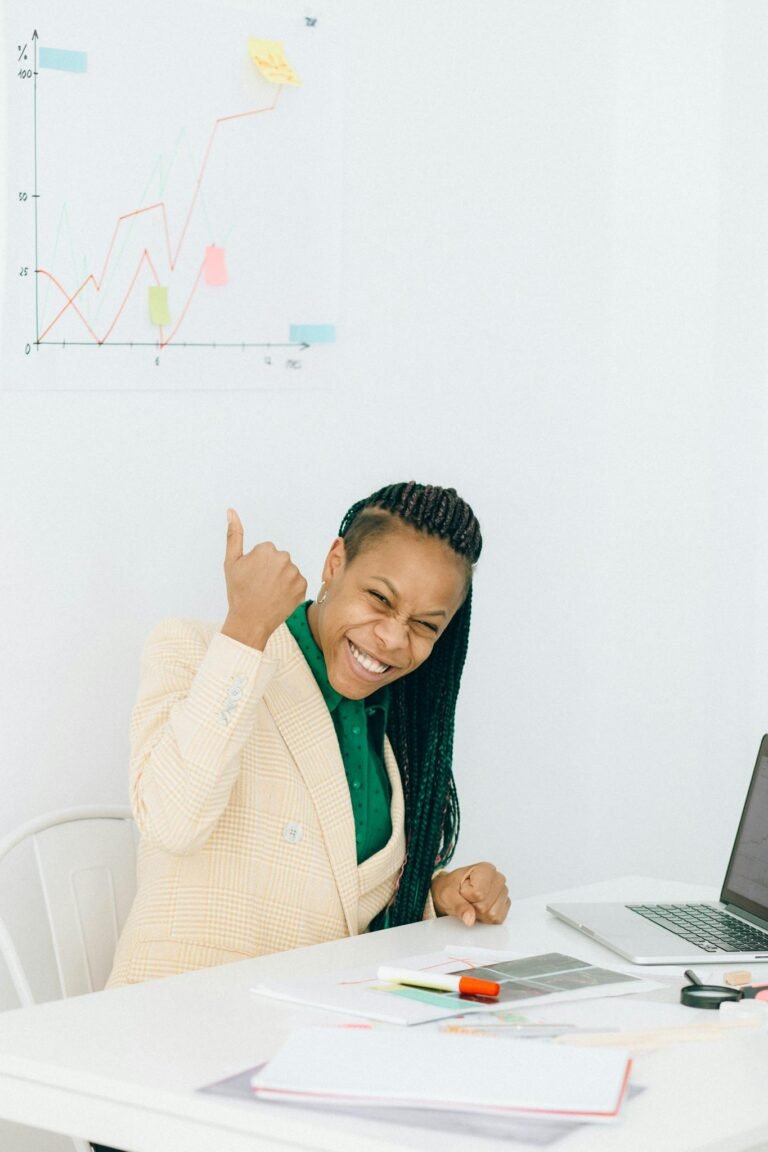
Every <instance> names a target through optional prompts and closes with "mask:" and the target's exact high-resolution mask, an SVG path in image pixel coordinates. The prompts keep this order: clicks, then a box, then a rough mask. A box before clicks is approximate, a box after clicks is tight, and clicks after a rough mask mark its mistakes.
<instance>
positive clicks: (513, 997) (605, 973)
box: [252, 948, 661, 1024]
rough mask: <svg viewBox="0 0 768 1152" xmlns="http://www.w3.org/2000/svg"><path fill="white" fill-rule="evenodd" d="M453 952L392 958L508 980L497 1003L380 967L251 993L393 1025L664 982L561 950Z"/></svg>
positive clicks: (433, 969)
mask: <svg viewBox="0 0 768 1152" xmlns="http://www.w3.org/2000/svg"><path fill="white" fill-rule="evenodd" d="M451 951H452V950H450V949H446V950H445V951H444V952H435V953H431V954H428V955H422V956H411V957H407V958H405V959H402V960H397V961H395V962H393V963H394V964H395V966H396V967H400V968H409V969H421V970H424V971H429V972H432V973H437V972H464V973H467V974H474V973H478V974H483V975H484V976H485V977H486V978H489V979H492V980H495V981H498V982H500V983H501V985H502V988H501V993H500V996H499V999H498V1000H484V999H477V998H475V997H470V996H460V995H458V994H455V993H452V992H433V991H430V990H427V989H424V988H413V987H407V986H405V985H396V984H387V983H385V982H383V981H381V980H379V979H378V978H377V976H376V971H377V968H376V967H371V966H369V967H366V968H359V969H355V970H353V971H347V972H337V973H333V974H332V975H326V976H319V977H310V978H304V979H300V980H292V981H286V982H285V983H282V982H280V981H271V982H270V983H269V984H261V985H258V986H257V987H255V988H253V989H252V991H253V992H254V993H255V994H257V995H261V996H270V997H273V998H275V999H278V1000H289V1001H292V1002H295V1003H300V1004H311V1005H313V1006H314V1007H316V1008H328V1009H331V1010H332V1011H336V1012H344V1013H347V1014H348V1015H351V1016H365V1017H367V1018H369V1019H372V1020H383V1021H386V1022H387V1023H389V1024H423V1023H425V1022H427V1021H429V1020H442V1019H445V1018H447V1017H450V1016H457V1015H464V1014H466V1013H469V1012H498V1011H499V1010H501V1009H510V1008H515V1009H516V1008H518V1007H524V1006H530V1005H532V1004H536V1005H539V1004H545V1003H557V1002H560V1001H565V1000H568V1001H570V1000H584V999H595V998H596V997H604V996H622V995H625V994H626V993H629V992H642V991H649V990H652V989H656V988H659V987H661V985H659V984H657V983H655V982H654V981H651V980H646V979H643V978H640V977H636V976H631V975H629V974H628V973H626V972H621V971H619V970H618V969H609V968H598V967H596V966H594V965H592V964H588V963H587V961H585V960H579V959H577V958H576V957H574V956H565V955H563V954H562V953H559V952H548V953H543V954H542V955H540V956H533V957H531V956H528V957H505V956H504V954H503V953H502V954H501V955H499V954H498V953H486V954H485V955H486V956H487V957H488V959H487V961H486V963H485V964H483V965H482V966H481V967H479V968H478V967H477V964H478V961H479V960H482V959H483V954H482V953H479V952H478V951H477V950H473V951H472V953H471V955H470V954H469V953H467V954H466V955H465V957H464V959H463V960H462V959H461V958H460V955H459V952H460V951H461V949H458V948H457V949H455V950H453V951H454V952H455V954H454V955H451Z"/></svg>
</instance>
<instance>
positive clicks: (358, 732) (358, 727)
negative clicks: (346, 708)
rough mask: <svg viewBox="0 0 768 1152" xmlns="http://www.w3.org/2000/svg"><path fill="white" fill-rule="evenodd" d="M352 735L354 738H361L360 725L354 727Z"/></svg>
mask: <svg viewBox="0 0 768 1152" xmlns="http://www.w3.org/2000/svg"><path fill="white" fill-rule="evenodd" d="M352 735H353V736H359V735H360V725H359V724H355V725H354V726H353V728H352Z"/></svg>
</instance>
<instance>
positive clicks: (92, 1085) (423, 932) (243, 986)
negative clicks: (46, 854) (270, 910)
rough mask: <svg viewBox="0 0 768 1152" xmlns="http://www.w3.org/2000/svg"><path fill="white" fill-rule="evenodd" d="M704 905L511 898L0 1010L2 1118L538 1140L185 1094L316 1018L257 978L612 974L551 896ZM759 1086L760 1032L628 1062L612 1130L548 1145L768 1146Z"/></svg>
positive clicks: (129, 1142)
mask: <svg viewBox="0 0 768 1152" xmlns="http://www.w3.org/2000/svg"><path fill="white" fill-rule="evenodd" d="M711 896H712V893H711V892H710V891H709V890H708V889H702V888H698V887H693V886H691V885H683V884H672V883H667V882H663V881H657V880H641V879H625V880H622V881H614V882H611V883H607V884H600V885H592V886H590V887H589V888H582V889H573V890H571V891H570V892H568V893H550V894H548V895H547V896H546V897H538V898H535V899H528V900H522V901H519V902H516V903H515V904H513V906H512V911H511V913H510V916H509V918H508V921H507V923H506V924H505V925H503V926H500V927H489V926H480V927H477V928H474V929H467V928H465V927H464V926H463V925H462V924H460V923H459V922H458V921H456V920H452V919H451V920H448V919H441V920H436V921H432V922H429V923H425V924H414V925H409V926H408V927H405V928H396V929H393V930H390V931H388V932H384V933H377V934H374V935H370V936H361V937H357V938H354V939H350V940H341V941H337V942H334V943H331V944H324V945H320V946H318V947H316V948H307V949H302V950H300V951H296V952H290V953H281V954H279V955H276V956H266V957H263V958H261V959H259V960H250V961H245V962H243V963H240V964H233V965H227V966H225V967H222V968H217V969H210V970H205V971H201V972H194V973H191V974H189V975H186V976H177V977H172V978H170V979H167V980H161V981H156V982H153V983H148V984H143V985H137V986H134V987H130V988H121V989H116V990H114V991H111V992H101V993H96V994H94V995H90V996H83V997H80V998H78V999H74V1000H66V1001H58V1002H55V1003H51V1004H45V1005H40V1006H38V1007H35V1008H28V1009H19V1010H18V1011H11V1012H6V1013H4V1014H3V1015H0V1117H3V1118H5V1119H9V1120H16V1121H18V1122H20V1123H25V1124H31V1125H34V1126H36V1127H43V1128H48V1129H51V1130H54V1131H61V1132H70V1133H72V1132H74V1133H77V1134H79V1135H82V1136H85V1137H87V1138H90V1139H93V1140H98V1141H100V1142H101V1143H104V1144H110V1145H113V1146H115V1147H117V1148H122V1149H125V1150H127V1152H246V1150H247V1152H266V1150H270V1152H287V1150H289V1149H307V1150H315V1149H323V1150H326V1152H393V1149H412V1150H414V1152H415V1150H416V1149H418V1152H432V1150H433V1149H434V1150H435V1152H478V1150H480V1152H483V1149H487V1150H488V1152H496V1150H499V1152H500V1150H501V1148H502V1147H504V1148H513V1147H514V1148H526V1147H533V1146H534V1145H532V1144H528V1143H520V1142H519V1141H518V1142H516V1143H514V1144H510V1143H506V1144H504V1145H502V1144H501V1143H500V1142H497V1141H491V1140H489V1141H487V1142H486V1141H485V1140H483V1141H479V1140H478V1139H477V1137H473V1136H466V1135H460V1134H459V1133H458V1132H456V1131H450V1132H449V1133H448V1134H447V1135H446V1133H445V1132H443V1133H437V1132H427V1131H425V1130H419V1129H416V1128H409V1127H407V1126H405V1125H402V1124H394V1123H386V1122H379V1121H373V1120H363V1119H359V1118H357V1117H354V1116H340V1115H334V1114H333V1113H331V1112H322V1113H321V1112H319V1111H317V1110H312V1111H305V1110H302V1109H298V1108H290V1107H287V1106H284V1105H267V1104H264V1103H257V1102H250V1101H247V1100H234V1099H232V1100H230V1099H226V1098H221V1097H215V1096H209V1095H203V1094H200V1093H198V1092H196V1091H195V1089H196V1088H199V1087H201V1086H202V1085H205V1084H209V1083H211V1082H213V1081H216V1080H220V1079H223V1078H224V1077H227V1076H232V1075H234V1074H236V1073H238V1072H240V1071H242V1070H244V1069H246V1068H249V1067H252V1066H253V1065H256V1064H259V1063H261V1062H262V1061H264V1060H267V1059H269V1057H270V1056H271V1055H272V1054H273V1053H274V1052H275V1050H276V1049H277V1047H278V1046H279V1044H280V1042H281V1040H282V1038H283V1037H284V1036H285V1035H286V1034H287V1032H288V1031H289V1030H290V1029H291V1028H292V1027H294V1026H295V1025H296V1024H298V1023H304V1022H307V1021H308V1020H309V1021H310V1022H316V1021H317V1019H318V1013H317V1011H315V1010H312V1009H306V1010H305V1009H303V1008H301V1007H296V1006H291V1005H287V1004H280V1003H278V1002H277V1001H270V1000H268V999H265V998H260V997H254V996H252V995H251V994H250V993H249V988H250V987H251V986H252V985H253V984H254V983H256V981H257V980H259V979H269V978H270V977H273V978H274V976H275V975H276V974H278V973H279V974H280V975H281V976H285V975H291V974H293V975H299V974H307V973H319V972H322V971H334V970H338V969H341V968H349V967H356V966H359V965H362V964H370V963H373V962H379V961H382V962H386V961H388V960H394V959H395V958H397V957H401V956H405V955H409V954H411V955H412V954H415V953H420V952H428V951H432V950H434V949H440V948H442V947H443V946H444V945H445V944H446V943H448V942H451V943H453V942H455V941H456V940H457V939H465V940H466V941H467V942H470V941H471V942H472V943H475V944H480V945H485V946H487V947H491V948H508V949H511V950H514V951H518V952H525V953H535V952H541V951H550V950H559V951H564V952H569V953H571V954H572V955H576V956H579V957H583V958H584V959H587V960H593V961H601V962H603V963H607V964H613V965H616V964H620V961H619V959H618V957H615V956H613V955H612V954H611V953H609V952H607V951H606V950H605V949H603V948H601V947H600V946H599V945H596V944H593V943H592V942H591V941H589V940H588V939H587V938H586V937H583V936H581V935H580V934H578V933H576V932H574V931H573V930H572V929H570V928H568V927H567V926H565V925H563V924H560V923H559V922H558V921H555V920H554V919H553V918H552V917H550V916H549V915H548V914H547V913H546V912H545V910H544V905H545V904H546V902H547V901H548V900H552V899H554V898H558V899H562V898H572V899H602V898H606V899H612V898H622V899H624V898H626V899H633V900H653V899H661V900H664V899H669V900H680V899H701V898H711ZM637 971H638V972H642V973H643V974H646V975H647V974H649V972H653V973H655V972H656V970H655V969H654V970H649V969H642V970H637ZM662 971H663V972H665V973H666V974H667V975H668V976H669V977H673V978H674V986H672V985H671V986H670V987H669V988H668V989H664V991H663V992H660V993H659V992H657V993H654V994H653V995H654V996H655V997H656V998H666V999H669V1000H676V999H677V990H678V988H679V985H680V983H681V978H682V974H681V973H679V972H677V971H676V970H674V969H664V970H662ZM690 1011H691V1013H692V1014H694V1013H695V1010H694V1009H691V1010H690ZM696 1015H697V1016H698V1014H697V1013H696ZM333 1019H335V1020H338V1019H341V1017H333ZM502 1042H503V1041H499V1040H489V1041H488V1043H502ZM520 1042H521V1043H522V1042H523V1041H520ZM767 1080H768V1036H766V1034H764V1033H756V1034H749V1035H747V1036H739V1037H737V1038H735V1039H734V1040H725V1041H721V1042H719V1043H718V1044H717V1045H702V1044H699V1043H696V1044H688V1045H685V1046H676V1047H675V1048H672V1049H666V1050H659V1051H656V1052H650V1053H647V1054H644V1055H641V1056H639V1058H638V1059H637V1060H636V1064H635V1074H634V1077H633V1081H634V1082H635V1083H638V1084H642V1085H644V1086H646V1087H647V1091H645V1092H643V1093H642V1094H640V1095H639V1096H637V1097H635V1098H633V1099H632V1100H630V1101H629V1102H628V1103H627V1106H626V1111H625V1116H624V1119H623V1120H622V1121H621V1122H620V1124H619V1125H613V1126H605V1127H603V1126H598V1125H585V1126H583V1127H582V1128H580V1129H578V1130H577V1131H571V1132H569V1134H568V1135H567V1136H566V1137H564V1138H563V1139H561V1140H558V1141H557V1143H555V1144H553V1145H552V1147H553V1149H554V1150H555V1152H689V1150H693V1149H698V1150H704V1149H706V1152H736V1150H745V1149H753V1150H754V1149H757V1148H759V1147H761V1146H763V1145H762V1142H763V1141H765V1142H766V1146H768V1090H767V1089H766V1081H767Z"/></svg>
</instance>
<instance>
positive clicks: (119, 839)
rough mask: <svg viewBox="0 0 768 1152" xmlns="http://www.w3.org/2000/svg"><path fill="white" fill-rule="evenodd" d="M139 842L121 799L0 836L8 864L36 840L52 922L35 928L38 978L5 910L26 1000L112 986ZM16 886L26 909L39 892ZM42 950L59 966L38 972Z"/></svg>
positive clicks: (82, 1147) (7, 947)
mask: <svg viewBox="0 0 768 1152" xmlns="http://www.w3.org/2000/svg"><path fill="white" fill-rule="evenodd" d="M136 842H137V830H136V825H135V824H134V821H133V817H132V815H131V811H130V809H129V808H125V807H117V806H112V807H84V808H69V809H64V810H62V811H59V812H52V813H50V814H49V815H47V816H40V817H38V818H37V819H34V820H30V821H29V822H28V823H27V824H24V825H23V826H22V827H20V828H18V829H17V830H16V831H15V832H12V833H11V834H10V835H8V836H6V837H5V838H4V839H1V840H0V865H3V864H5V862H6V861H7V860H8V858H9V857H10V856H11V854H12V853H14V852H16V850H17V849H21V848H22V846H23V845H28V846H31V849H32V852H33V855H34V862H35V866H36V867H35V871H36V874H37V880H38V881H39V888H40V895H41V897H42V908H44V915H43V919H44V921H45V923H44V924H43V925H37V924H35V925H34V928H35V930H36V931H37V932H38V934H39V930H40V929H41V928H42V929H43V930H44V933H45V936H46V937H47V942H48V943H47V946H46V948H45V949H39V950H36V951H35V968H36V971H35V973H34V975H35V977H36V980H35V981H33V979H32V976H33V973H32V971H31V969H30V968H29V966H25V964H24V963H23V962H22V959H21V956H20V952H19V949H18V948H17V946H16V943H15V942H14V939H13V936H12V933H11V931H10V930H9V928H8V926H7V924H6V923H5V921H4V920H3V919H2V917H0V960H2V961H4V963H5V965H6V967H7V969H8V972H9V974H10V977H11V981H12V983H13V987H14V989H15V992H16V995H17V996H18V998H19V1002H20V1003H21V1005H22V1007H29V1006H31V1005H33V1004H35V1003H38V1002H39V1001H40V1000H44V999H51V995H53V996H54V997H55V996H56V995H58V996H59V997H60V998H64V997H67V996H79V995H81V994H82V993H84V992H97V991H100V990H101V989H103V988H104V985H105V984H106V981H107V978H108V977H109V973H110V969H111V967H112V959H113V956H114V952H115V947H116V945H117V940H118V937H119V935H120V931H121V929H122V927H123V924H124V923H125V920H126V918H127V916H128V913H129V911H130V908H131V904H132V902H133V897H134V894H135V891H136ZM16 887H17V888H18V885H17V886H16ZM24 887H25V886H24ZM14 891H15V894H14V900H15V901H18V903H19V906H20V907H19V910H20V911H24V908H23V905H24V902H25V901H28V900H29V899H30V898H31V894H30V893H29V892H27V891H24V890H19V891H16V890H14ZM32 904H33V905H34V901H32ZM39 906H40V905H39V904H38V907H39ZM9 911H10V910H9ZM27 915H28V913H27ZM40 918H41V917H40V916H38V917H37V919H40ZM41 952H44V953H45V955H50V956H52V958H53V960H52V962H53V965H54V966H55V971H51V972H44V973H43V974H42V976H43V978H42V979H37V977H38V976H39V975H40V960H39V956H40V953H41ZM35 982H36V983H37V984H38V985H44V986H45V990H46V994H45V995H42V996H41V995H39V994H38V995H36V994H35V992H33V986H34V983H35ZM72 1142H73V1144H74V1147H75V1149H76V1150H77V1152H90V1145H89V1144H87V1143H86V1142H85V1141H84V1140H80V1139H78V1138H76V1137H73V1138H72Z"/></svg>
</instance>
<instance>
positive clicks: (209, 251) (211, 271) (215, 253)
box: [205, 244, 227, 286]
mask: <svg viewBox="0 0 768 1152" xmlns="http://www.w3.org/2000/svg"><path fill="white" fill-rule="evenodd" d="M205 282H206V284H213V285H215V286H221V285H222V284H226V283H227V264H226V261H225V259H224V249H223V248H217V247H216V245H215V244H209V245H208V247H207V248H206V250H205Z"/></svg>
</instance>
